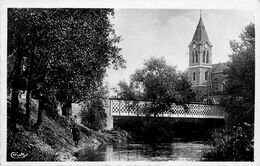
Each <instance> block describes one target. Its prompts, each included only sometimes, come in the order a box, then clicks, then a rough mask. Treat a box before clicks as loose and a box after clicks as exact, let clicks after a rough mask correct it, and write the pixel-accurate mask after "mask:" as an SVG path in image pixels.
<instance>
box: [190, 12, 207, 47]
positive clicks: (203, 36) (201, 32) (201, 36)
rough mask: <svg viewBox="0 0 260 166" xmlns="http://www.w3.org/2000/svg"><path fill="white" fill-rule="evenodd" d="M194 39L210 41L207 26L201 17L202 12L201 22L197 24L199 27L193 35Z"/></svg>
mask: <svg viewBox="0 0 260 166" xmlns="http://www.w3.org/2000/svg"><path fill="white" fill-rule="evenodd" d="M192 40H194V41H196V42H198V43H199V42H204V41H209V38H208V34H207V31H206V29H205V26H204V24H203V21H202V18H201V14H200V19H199V23H198V25H197V28H196V31H195V33H194V35H193V38H192Z"/></svg>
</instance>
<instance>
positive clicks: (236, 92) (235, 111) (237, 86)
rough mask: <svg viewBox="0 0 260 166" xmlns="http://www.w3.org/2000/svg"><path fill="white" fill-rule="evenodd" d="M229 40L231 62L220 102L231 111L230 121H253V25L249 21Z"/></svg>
mask: <svg viewBox="0 0 260 166" xmlns="http://www.w3.org/2000/svg"><path fill="white" fill-rule="evenodd" d="M240 39H241V40H240V41H235V40H233V41H231V42H230V46H231V49H232V54H231V55H230V59H231V63H230V65H229V69H227V70H226V71H225V72H226V74H227V83H226V94H227V96H228V98H227V97H226V96H225V98H224V99H223V101H222V104H223V105H224V106H225V107H226V108H227V111H228V112H229V113H231V116H232V121H233V122H232V123H242V122H244V121H246V122H250V123H252V122H253V121H254V104H255V25H254V24H253V23H250V24H249V25H248V26H246V27H245V29H244V31H243V32H242V33H241V35H240Z"/></svg>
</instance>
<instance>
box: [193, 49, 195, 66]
mask: <svg viewBox="0 0 260 166" xmlns="http://www.w3.org/2000/svg"><path fill="white" fill-rule="evenodd" d="M192 63H195V57H194V51H192Z"/></svg>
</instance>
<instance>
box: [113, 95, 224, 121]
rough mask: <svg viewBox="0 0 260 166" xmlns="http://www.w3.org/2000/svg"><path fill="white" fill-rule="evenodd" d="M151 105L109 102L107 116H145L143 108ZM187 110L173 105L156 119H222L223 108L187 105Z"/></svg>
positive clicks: (139, 102)
mask: <svg viewBox="0 0 260 166" xmlns="http://www.w3.org/2000/svg"><path fill="white" fill-rule="evenodd" d="M151 104H153V103H152V102H149V101H126V100H115V99H113V100H110V103H109V106H108V107H109V114H110V115H112V116H146V115H147V112H145V111H144V110H146V109H144V108H145V107H147V106H149V105H151ZM186 106H187V109H184V107H183V106H182V105H176V104H175V103H173V104H172V105H171V107H170V108H169V109H168V110H167V111H165V112H164V113H163V114H158V115H157V116H156V117H164V118H165V117H169V118H213V119H223V118H224V111H223V109H224V108H223V107H220V106H217V105H205V104H187V105H186ZM151 116H152V115H151Z"/></svg>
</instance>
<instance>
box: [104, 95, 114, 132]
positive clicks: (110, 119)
mask: <svg viewBox="0 0 260 166" xmlns="http://www.w3.org/2000/svg"><path fill="white" fill-rule="evenodd" d="M110 106H111V102H110V100H107V101H106V103H105V112H106V115H107V119H106V127H105V130H112V129H113V128H114V125H113V123H114V121H113V116H112V113H111V109H110Z"/></svg>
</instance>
